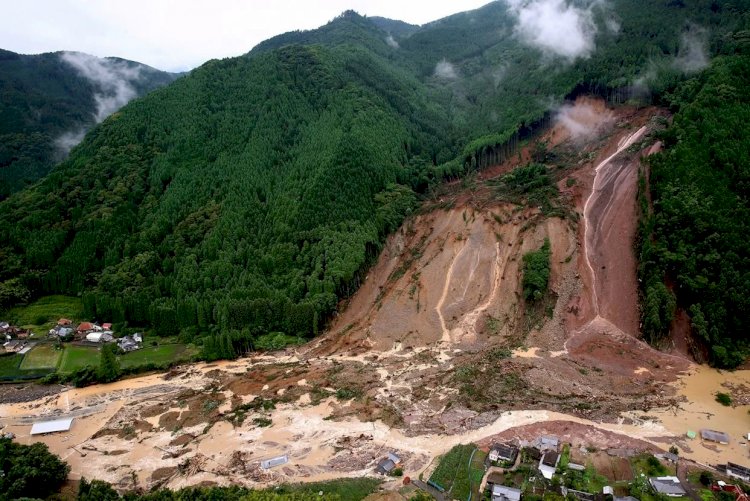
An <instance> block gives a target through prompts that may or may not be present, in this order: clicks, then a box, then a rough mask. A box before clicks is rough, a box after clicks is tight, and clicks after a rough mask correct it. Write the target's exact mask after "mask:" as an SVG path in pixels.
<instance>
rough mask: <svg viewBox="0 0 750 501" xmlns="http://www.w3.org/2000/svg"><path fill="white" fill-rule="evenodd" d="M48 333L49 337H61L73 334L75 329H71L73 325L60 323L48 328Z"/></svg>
mask: <svg viewBox="0 0 750 501" xmlns="http://www.w3.org/2000/svg"><path fill="white" fill-rule="evenodd" d="M48 334H49V336H50V337H59V338H63V337H68V336H70V335H73V334H75V329H73V327H64V326H62V325H57V326H55V327H53V328H52V329H50V330H49V333H48Z"/></svg>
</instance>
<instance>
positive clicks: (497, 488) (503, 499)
mask: <svg viewBox="0 0 750 501" xmlns="http://www.w3.org/2000/svg"><path fill="white" fill-rule="evenodd" d="M492 501H521V489H514V488H513V487H505V486H504V485H499V484H495V485H493V486H492Z"/></svg>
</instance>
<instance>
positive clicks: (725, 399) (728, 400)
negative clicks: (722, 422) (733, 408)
mask: <svg viewBox="0 0 750 501" xmlns="http://www.w3.org/2000/svg"><path fill="white" fill-rule="evenodd" d="M716 401H717V402H719V403H720V404H721V405H723V406H725V407H729V406H730V405H732V397H731V396H730V395H729V394H728V393H722V392H718V393H717V394H716Z"/></svg>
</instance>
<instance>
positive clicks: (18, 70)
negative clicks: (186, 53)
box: [0, 49, 176, 199]
mask: <svg viewBox="0 0 750 501" xmlns="http://www.w3.org/2000/svg"><path fill="white" fill-rule="evenodd" d="M64 54H65V53H63V52H55V53H49V54H39V55H22V54H16V53H14V52H10V51H6V50H2V49H0V199H2V198H5V197H6V196H7V195H9V194H10V193H13V192H15V191H18V190H20V189H21V188H23V187H24V186H26V185H28V184H30V183H33V182H35V181H36V180H38V179H40V178H41V177H43V176H44V175H46V174H47V173H48V172H49V171H50V169H51V168H52V166H53V165H54V164H55V163H56V162H59V161H60V160H61V159H62V158H64V157H65V155H66V154H67V150H68V149H69V148H70V146H71V144H72V143H73V142H75V141H76V136H78V137H82V136H83V133H84V132H85V131H86V130H87V129H89V128H91V127H92V126H93V125H95V123H96V115H97V114H98V113H99V111H100V109H102V108H106V107H108V106H110V104H109V102H108V100H110V101H111V100H116V99H117V98H118V97H121V98H122V99H125V98H127V97H135V96H139V95H143V94H146V93H147V92H149V91H151V90H153V89H155V88H157V87H160V86H163V85H166V84H168V83H170V82H172V81H173V80H174V79H175V77H176V75H173V74H170V73H166V72H163V71H159V70H156V69H154V68H151V67H149V66H145V65H142V64H140V63H136V62H133V61H126V60H124V59H117V58H106V59H99V58H95V57H93V56H88V55H86V54H76V53H72V54H73V57H74V58H76V59H75V61H76V62H80V63H81V64H83V65H85V66H84V67H86V68H91V69H92V70H95V71H98V73H96V72H95V71H94V72H92V74H96V75H97V76H98V77H99V78H100V79H103V80H106V79H105V78H104V77H109V78H110V81H104V82H97V81H95V80H92V79H90V78H87V77H86V76H84V74H82V72H81V71H80V70H79V69H77V68H76V67H75V66H73V65H72V64H70V63H68V62H66V61H65V59H64ZM107 68H110V69H114V71H109V72H107V71H106V69H107ZM102 70H104V71H102ZM115 77H120V79H121V81H120V82H116V83H115V82H113V81H112V79H114V78H115ZM118 86H119V87H118ZM118 92H119V93H120V94H123V92H124V93H126V95H121V96H117V95H116V94H117V93H118ZM105 103H106V104H105ZM121 104H125V103H124V102H123V103H121Z"/></svg>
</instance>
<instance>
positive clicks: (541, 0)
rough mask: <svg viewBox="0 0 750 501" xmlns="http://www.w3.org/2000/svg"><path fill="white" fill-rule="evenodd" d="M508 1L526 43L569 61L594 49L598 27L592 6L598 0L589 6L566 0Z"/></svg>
mask: <svg viewBox="0 0 750 501" xmlns="http://www.w3.org/2000/svg"><path fill="white" fill-rule="evenodd" d="M506 1H507V3H508V5H509V6H510V9H511V12H513V13H515V15H516V17H517V19H518V24H517V26H516V34H517V36H518V37H519V38H520V39H521V40H523V41H524V42H525V43H527V44H529V45H532V46H534V47H537V48H539V49H541V50H542V51H544V52H545V53H549V54H554V55H557V56H562V57H564V58H566V59H568V60H570V61H572V60H574V59H576V58H579V57H584V58H585V57H589V56H590V55H591V53H592V52H593V51H594V49H595V44H594V36H595V35H596V32H597V28H596V24H595V23H594V18H593V15H592V9H593V6H594V5H596V4H597V3H599V2H598V0H594V1H593V2H589V4H588V6H587V7H586V8H581V7H578V6H576V5H573V4H571V3H569V2H567V1H566V0H506Z"/></svg>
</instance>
